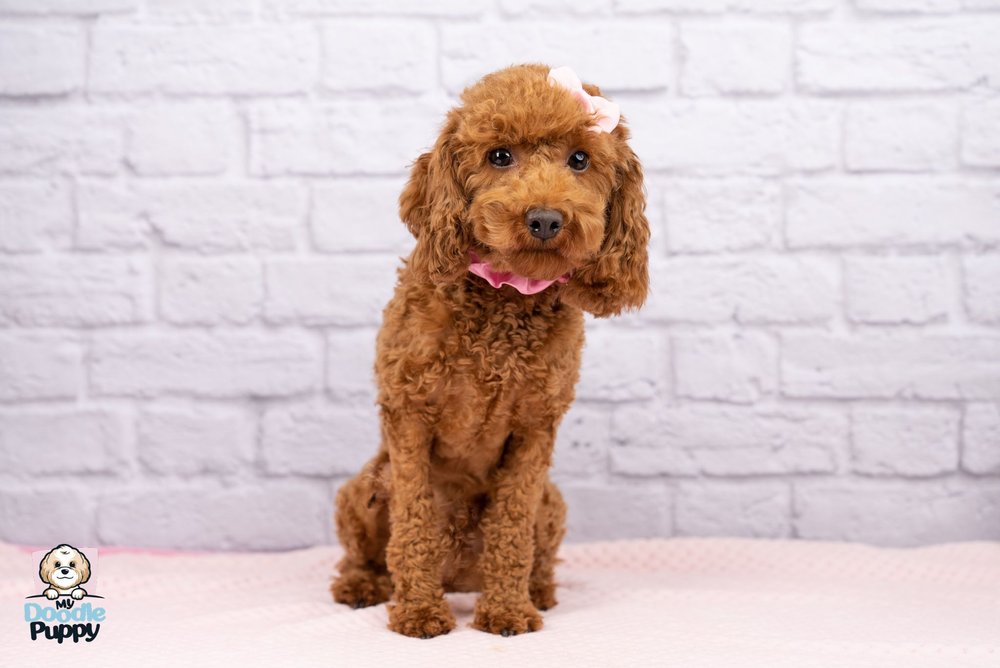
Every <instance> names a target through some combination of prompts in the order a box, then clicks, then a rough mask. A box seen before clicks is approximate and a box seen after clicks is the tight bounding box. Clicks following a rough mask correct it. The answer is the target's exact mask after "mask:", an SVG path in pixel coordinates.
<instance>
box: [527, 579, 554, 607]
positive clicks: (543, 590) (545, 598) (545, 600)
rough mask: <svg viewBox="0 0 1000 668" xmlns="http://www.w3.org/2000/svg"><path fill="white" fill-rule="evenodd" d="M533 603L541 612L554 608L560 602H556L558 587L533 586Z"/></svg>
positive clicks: (547, 585) (548, 585)
mask: <svg viewBox="0 0 1000 668" xmlns="http://www.w3.org/2000/svg"><path fill="white" fill-rule="evenodd" d="M530 591H531V602H532V603H533V604H534V605H535V607H536V608H538V609H539V610H548V609H549V608H554V607H555V606H556V604H557V603H558V602H559V601H557V600H556V586H555V585H554V584H551V583H550V584H544V585H531V588H530Z"/></svg>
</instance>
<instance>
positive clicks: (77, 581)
mask: <svg viewBox="0 0 1000 668" xmlns="http://www.w3.org/2000/svg"><path fill="white" fill-rule="evenodd" d="M38 577H40V578H41V579H42V582H45V583H47V584H50V585H52V586H53V587H55V588H56V589H72V588H73V587H76V586H78V585H82V584H83V583H84V582H86V581H87V580H89V579H90V562H89V561H88V560H87V557H86V556H84V554H83V552H80V551H79V550H78V549H76V548H75V547H73V546H71V545H59V546H58V547H54V548H52V549H51V550H49V552H48V554H46V555H45V556H44V557H42V561H41V562H40V563H39V564H38Z"/></svg>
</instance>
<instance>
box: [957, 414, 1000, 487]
mask: <svg viewBox="0 0 1000 668" xmlns="http://www.w3.org/2000/svg"><path fill="white" fill-rule="evenodd" d="M962 468H963V469H965V470H966V471H969V472H971V473H981V474H991V475H998V474H1000V405H998V404H996V403H984V404H968V405H967V406H966V407H965V416H964V419H963V420H962Z"/></svg>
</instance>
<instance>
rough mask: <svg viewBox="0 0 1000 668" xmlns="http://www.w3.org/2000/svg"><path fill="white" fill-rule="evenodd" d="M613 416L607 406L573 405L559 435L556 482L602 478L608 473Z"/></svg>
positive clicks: (554, 469) (557, 441) (557, 435)
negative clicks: (593, 477) (594, 477)
mask: <svg viewBox="0 0 1000 668" xmlns="http://www.w3.org/2000/svg"><path fill="white" fill-rule="evenodd" d="M610 443H611V415H610V413H609V411H608V410H607V409H606V408H604V407H594V406H587V405H584V404H574V405H573V406H571V407H570V409H569V411H568V412H567V413H566V415H565V416H563V419H562V422H561V423H560V424H559V431H558V432H557V433H556V447H555V453H554V455H553V461H552V475H553V477H555V478H556V479H557V480H567V481H569V480H573V479H579V478H586V477H592V476H601V475H603V474H604V473H605V472H606V471H607V470H608V445H609V444H610Z"/></svg>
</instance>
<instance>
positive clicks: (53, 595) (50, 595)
mask: <svg viewBox="0 0 1000 668" xmlns="http://www.w3.org/2000/svg"><path fill="white" fill-rule="evenodd" d="M42 593H43V594H45V598H47V599H49V600H50V601H54V600H55V599H57V598H59V592H57V591H56V590H55V589H46V590H45V591H44V592H42Z"/></svg>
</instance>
